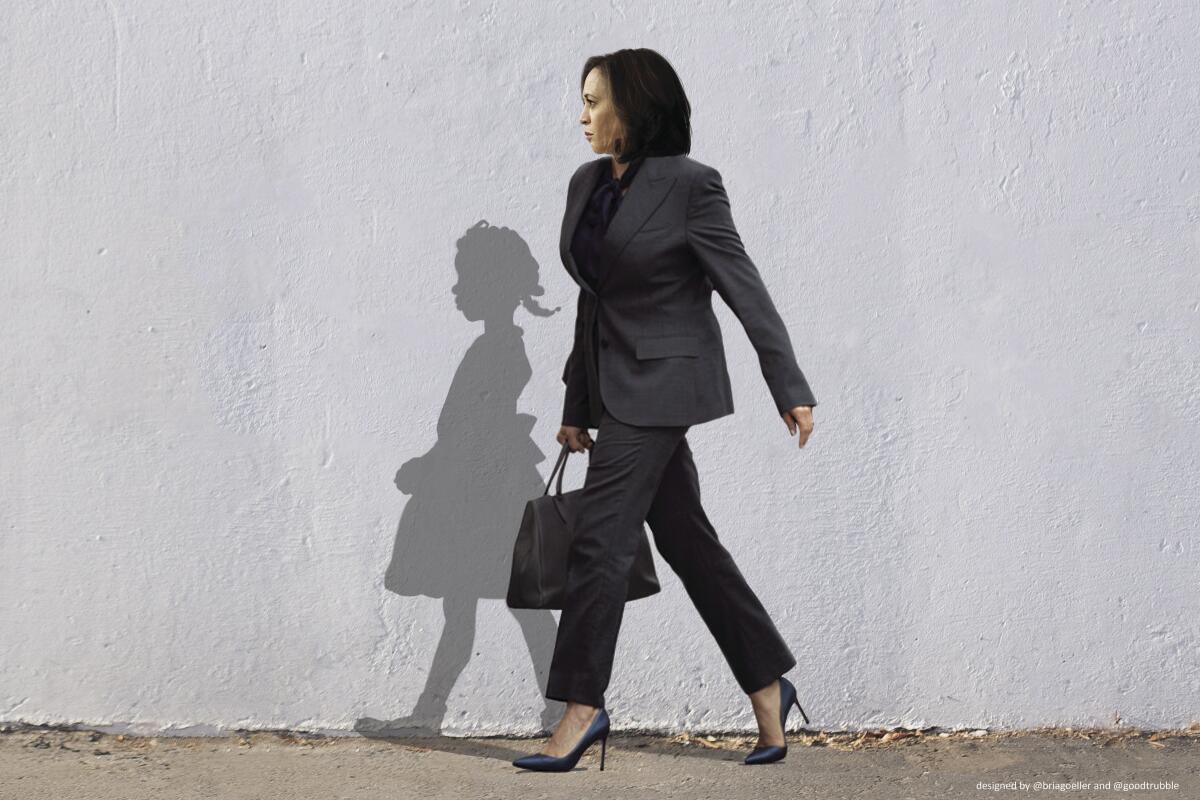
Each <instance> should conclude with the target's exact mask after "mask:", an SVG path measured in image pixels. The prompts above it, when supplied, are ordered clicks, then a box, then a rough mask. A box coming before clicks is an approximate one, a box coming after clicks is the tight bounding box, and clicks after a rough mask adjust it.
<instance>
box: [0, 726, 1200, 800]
mask: <svg viewBox="0 0 1200 800" xmlns="http://www.w3.org/2000/svg"><path fill="white" fill-rule="evenodd" d="M544 741H545V738H540V739H510V738H448V737H424V738H403V739H399V738H391V739H388V738H374V737H372V738H365V737H362V736H337V737H324V736H319V735H309V734H302V733H292V732H254V733H243V734H240V735H234V736H225V737H201V738H183V737H156V738H140V737H132V736H124V735H112V734H105V733H100V732H96V731H89V730H70V729H58V728H47V727H32V726H21V727H15V728H14V727H12V726H10V727H9V728H8V729H7V730H5V731H2V732H0V798H3V800H9V798H12V799H13V800H17V799H18V798H19V800H43V799H45V800H50V799H53V800H73V798H88V800H97V799H99V800H103V799H104V798H121V800H142V798H146V799H147V800H149V798H154V800H162V798H167V800H175V799H176V798H179V799H180V800H182V799H184V798H268V797H269V798H272V799H274V798H286V800H298V799H299V798H310V797H311V798H321V800H335V799H336V798H355V799H356V800H372V799H373V798H389V800H395V799H396V798H402V799H405V800H406V799H407V798H420V800H437V799H439V798H453V800H474V798H521V799H522V800H532V799H533V798H568V797H569V798H584V799H586V798H604V799H605V800H643V798H665V797H686V798H693V799H700V798H721V799H722V800H724V799H725V798H787V799H788V800H792V799H793V798H821V799H822V800H834V799H836V798H843V797H854V798H858V797H867V798H887V800H902V799H903V798H934V797H937V798H941V797H951V798H973V797H1014V796H1017V795H1040V796H1060V797H1070V798H1112V797H1122V798H1134V797H1146V798H1163V799H1165V798H1172V800H1174V798H1181V799H1186V800H1200V774H1198V773H1200V725H1193V726H1192V727H1191V728H1189V729H1187V730H1183V731H1174V732H1170V731H1160V732H1153V733H1151V732H1140V731H1133V730H1125V731H1118V730H1070V729H1065V730H1064V729H1052V730H1037V731H1025V732H1019V733H1007V732H1004V733H994V732H987V731H973V732H972V731H963V732H953V733H950V732H939V731H937V729H930V730H924V731H904V730H901V731H890V732H887V731H879V732H868V733H840V734H839V733H812V732H807V731H805V732H801V733H789V734H788V745H789V752H788V756H787V758H786V759H785V760H783V761H781V762H778V763H775V764H768V765H760V766H746V765H744V764H742V757H743V755H745V753H746V752H747V751H748V750H749V748H750V747H751V746H752V745H753V737H742V736H726V737H708V736H706V737H692V736H689V735H687V734H683V735H679V736H674V737H663V736H648V735H637V734H624V733H613V734H612V735H611V736H610V737H609V742H608V743H609V747H608V755H607V757H606V761H605V766H604V771H603V772H601V771H600V770H599V768H598V767H599V759H600V746H599V744H596V745H594V746H593V747H592V748H591V749H589V750H588V752H587V753H586V754H584V756H583V758H582V759H580V761H579V764H578V765H577V766H576V768H575V770H574V771H573V772H570V773H539V772H529V771H524V770H519V769H517V768H516V767H513V766H512V764H511V763H509V762H510V761H511V760H512V759H513V758H515V757H517V756H519V755H523V754H525V753H531V752H535V751H537V750H538V749H539V748H540V747H541V744H542V743H543V742H544ZM1039 782H1040V783H1039ZM1072 782H1074V783H1072ZM1107 782H1111V784H1110V785H1109V786H1104V785H1103V784H1105V783H1107ZM1021 784H1024V786H1022V785H1021ZM1085 784H1090V786H1088V785H1085Z"/></svg>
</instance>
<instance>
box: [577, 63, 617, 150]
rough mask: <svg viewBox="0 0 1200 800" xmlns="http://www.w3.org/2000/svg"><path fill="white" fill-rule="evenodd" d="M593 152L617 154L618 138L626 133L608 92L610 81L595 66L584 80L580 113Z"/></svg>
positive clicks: (580, 119)
mask: <svg viewBox="0 0 1200 800" xmlns="http://www.w3.org/2000/svg"><path fill="white" fill-rule="evenodd" d="M579 121H580V122H581V123H582V124H583V132H584V135H586V136H587V140H588V142H590V143H591V145H592V152H593V153H600V154H601V155H603V154H608V155H616V140H617V139H618V138H621V137H622V136H624V135H625V128H624V126H623V125H622V124H621V120H619V119H618V118H617V109H616V107H615V106H613V103H612V98H611V97H610V96H609V93H608V82H607V81H605V80H604V76H603V75H602V74H600V69H599V67H594V68H593V69H592V71H591V72H589V73H588V74H587V78H585V79H584V81H583V113H582V114H580V115H579Z"/></svg>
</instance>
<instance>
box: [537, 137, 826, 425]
mask: <svg viewBox="0 0 1200 800" xmlns="http://www.w3.org/2000/svg"><path fill="white" fill-rule="evenodd" d="M601 169H611V161H610V159H609V157H608V156H603V157H601V158H597V159H595V160H593V161H589V162H587V163H585V164H583V165H581V166H580V167H579V169H577V170H575V174H574V175H572V176H571V181H570V184H569V185H568V187H567V210H566V213H565V214H564V215H563V223H562V233H561V236H560V239H559V251H560V254H561V256H562V261H563V265H564V266H565V267H566V268H567V271H568V272H569V273H570V274H571V277H572V278H573V279H574V280H575V282H576V283H578V284H579V302H578V305H577V309H576V317H575V341H574V343H573V345H572V348H571V353H570V355H569V356H568V357H567V363H566V366H565V368H564V369H563V383H565V384H566V385H567V389H566V399H565V402H564V404H563V420H562V424H564V425H574V426H577V427H580V428H597V427H599V425H600V410H601V409H600V398H601V396H603V400H604V406H605V407H607V408H608V411H609V413H610V414H612V415H613V416H614V417H616V418H617V419H619V420H621V421H622V422H626V423H628V424H630V425H696V424H698V423H701V422H707V421H709V420H712V419H716V418H717V417H723V416H725V415H726V414H732V413H733V391H732V389H731V387H730V382H729V372H728V369H727V368H726V365H725V346H724V342H723V341H722V339H721V327H720V325H719V323H718V322H717V317H716V315H715V314H714V313H713V308H712V292H713V289H714V288H715V289H716V290H717V292H718V293H719V294H720V295H721V298H722V299H723V300H724V301H725V303H726V304H727V305H728V306H729V307H730V308H731V309H732V310H733V313H734V314H735V315H736V316H737V318H738V320H739V321H740V322H741V323H742V326H743V327H744V328H745V329H746V333H747V335H748V336H749V337H750V342H751V344H752V345H753V346H754V349H755V351H757V353H758V362H759V366H760V367H761V369H762V374H763V377H764V378H765V379H766V382H767V387H768V388H769V389H770V392H771V396H772V398H773V399H774V402H775V407H776V409H777V410H778V411H779V412H780V413H782V412H784V411H786V410H789V409H792V408H795V407H796V406H815V405H816V404H817V401H816V398H815V397H813V393H812V391H811V390H810V389H809V387H808V382H807V381H806V380H805V378H804V374H803V373H802V372H801V371H800V367H799V366H798V365H797V364H796V356H795V353H794V352H793V350H792V344H791V341H790V339H789V338H788V332H787V328H786V327H784V324H783V320H782V319H780V317H779V312H778V311H776V309H775V304H774V303H772V302H771V298H770V295H769V294H768V293H767V289H766V287H765V286H764V285H763V282H762V278H761V276H760V275H759V273H758V270H757V269H756V268H755V266H754V263H753V262H752V261H751V260H750V258H749V256H747V255H746V251H745V249H744V248H743V247H742V241H741V238H740V237H739V236H738V232H737V229H736V228H735V227H734V224H733V218H732V216H731V214H730V207H729V199H728V197H727V196H726V194H725V187H724V186H723V185H722V183H721V175H720V173H719V172H718V171H717V170H715V169H713V168H712V167H710V166H707V165H705V164H702V163H700V162H699V161H696V160H694V159H692V158H689V157H688V156H685V155H676V156H661V157H654V156H651V157H647V158H646V160H645V162H644V163H643V164H642V165H641V167H640V168H639V170H638V173H637V174H636V175H635V176H634V178H633V182H632V183H631V184H630V188H629V191H628V193H627V194H626V195H625V197H624V198H623V199H622V200H621V205H620V206H619V207H618V209H617V213H616V214H615V215H614V216H613V218H612V221H611V223H610V224H609V227H608V230H607V232H606V233H605V235H604V238H603V239H602V240H601V243H600V251H599V254H598V256H597V258H596V260H597V263H598V264H606V265H607V269H606V270H603V271H604V275H603V277H602V278H601V279H600V281H599V283H598V284H597V285H596V286H592V285H590V284H589V283H588V282H587V281H586V280H584V278H583V277H582V275H581V274H580V272H579V268H578V265H576V263H575V259H574V258H573V257H572V255H571V239H572V238H573V236H574V234H575V226H576V224H577V223H578V222H579V218H580V217H581V216H582V214H583V210H584V208H585V206H586V205H587V200H588V196H589V195H590V193H591V191H592V188H593V187H594V186H595V185H596V180H597V179H598V177H599V175H598V173H599V170H601ZM597 348H598V349H597ZM597 362H598V365H597ZM597 387H599V390H600V391H599V393H598V392H597Z"/></svg>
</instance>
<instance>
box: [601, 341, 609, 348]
mask: <svg viewBox="0 0 1200 800" xmlns="http://www.w3.org/2000/svg"><path fill="white" fill-rule="evenodd" d="M600 346H601V347H608V339H601V340H600Z"/></svg>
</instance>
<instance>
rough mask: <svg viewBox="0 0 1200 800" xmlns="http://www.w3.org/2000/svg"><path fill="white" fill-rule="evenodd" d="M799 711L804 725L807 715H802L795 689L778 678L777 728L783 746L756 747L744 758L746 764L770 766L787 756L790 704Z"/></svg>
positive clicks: (781, 678) (786, 681) (784, 679)
mask: <svg viewBox="0 0 1200 800" xmlns="http://www.w3.org/2000/svg"><path fill="white" fill-rule="evenodd" d="M793 703H794V704H795V706H796V708H798V709H800V716H801V717H803V718H804V724H805V725H807V724H808V714H805V713H804V707H803V706H801V705H800V699H799V698H798V697H796V687H795V686H793V685H792V682H791V681H789V680H788V679H787V678H784V677H780V678H779V727H780V728H781V729H782V730H783V738H784V743H783V745H774V744H769V745H764V746H763V747H756V748H754V749H753V750H751V751H750V754H749V755H747V756H746V758H745V762H744V763H746V764H770V763H771V762H772V761H779V760H780V759H782V758H783V757H784V756H786V755H787V718H788V712H790V711H791V710H792V704H793Z"/></svg>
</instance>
